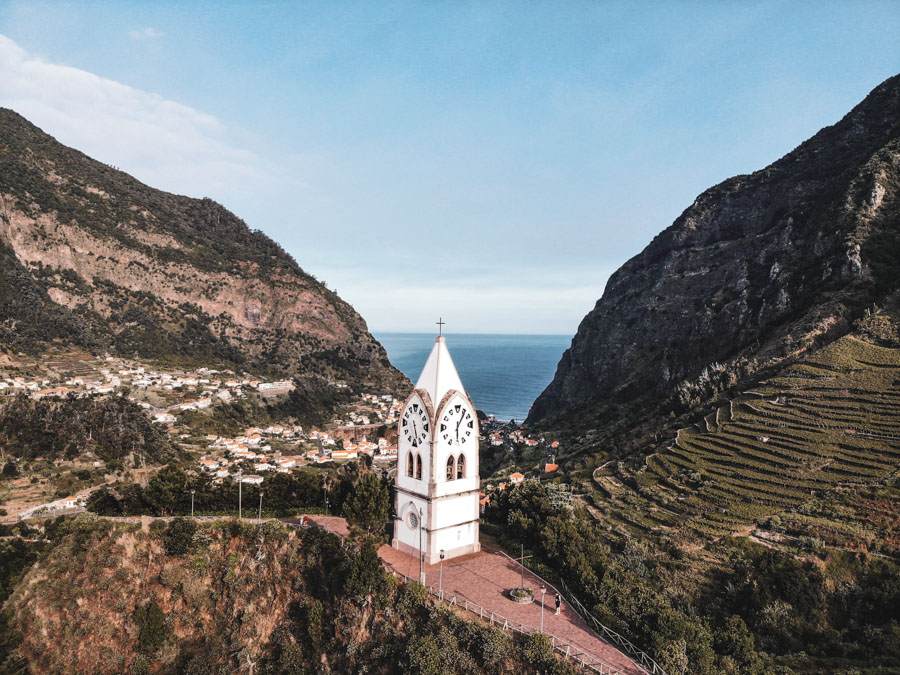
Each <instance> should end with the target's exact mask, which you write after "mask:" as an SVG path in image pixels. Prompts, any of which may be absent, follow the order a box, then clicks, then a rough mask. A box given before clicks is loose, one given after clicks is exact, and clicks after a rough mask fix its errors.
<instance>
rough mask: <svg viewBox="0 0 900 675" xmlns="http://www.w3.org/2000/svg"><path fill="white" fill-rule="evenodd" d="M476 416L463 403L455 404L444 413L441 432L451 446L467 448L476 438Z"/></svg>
mask: <svg viewBox="0 0 900 675" xmlns="http://www.w3.org/2000/svg"><path fill="white" fill-rule="evenodd" d="M476 431H477V427H476V426H475V416H474V415H473V414H472V413H471V412H470V411H469V409H468V408H467V407H466V406H465V405H463V404H462V403H454V404H453V405H451V406H450V407H449V408H447V410H445V411H444V416H443V417H442V418H441V426H440V429H439V432H440V434H441V438H442V439H443V440H444V441H445V442H446V443H448V444H450V445H451V446H461V447H465V446H466V444H467V443H468V444H471V443H472V441H473V439H474V438H476V437H477V436H476Z"/></svg>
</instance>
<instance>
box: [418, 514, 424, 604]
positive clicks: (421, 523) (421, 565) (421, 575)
mask: <svg viewBox="0 0 900 675" xmlns="http://www.w3.org/2000/svg"><path fill="white" fill-rule="evenodd" d="M424 515H425V514H424V513H423V512H422V507H421V506H420V507H419V583H420V584H422V585H423V586H424V585H425V551H423V550H422V530H424V529H425V523H424V521H423V520H422V518H423V516H424Z"/></svg>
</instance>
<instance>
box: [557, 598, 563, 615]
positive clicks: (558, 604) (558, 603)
mask: <svg viewBox="0 0 900 675" xmlns="http://www.w3.org/2000/svg"><path fill="white" fill-rule="evenodd" d="M560 609H562V596H561V595H560V594H559V593H557V594H556V615H557V616H559V610H560Z"/></svg>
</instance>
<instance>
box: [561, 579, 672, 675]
mask: <svg viewBox="0 0 900 675" xmlns="http://www.w3.org/2000/svg"><path fill="white" fill-rule="evenodd" d="M560 585H561V586H562V587H563V590H564V591H565V593H563V594H562V595H563V597H564V598H565V599H566V600H568V602H569V605H571V606H572V607H573V608H574V609H575V611H576V612H578V614H579V615H581V617H582V618H583V619H584V620H585V621H587V622H588V625H590V626H591V627H592V628H593V629H594V631H595V632H596V633H597V634H598V635H599V636H600V637H601V638H602V639H603V640H604V641H605V642H608V643H609V644H611V645H613V646H614V647H618V648H619V649H621V650H622V651H623V652H624V653H625V654H627V655H628V656H629V657H631V658H632V659H634V661H635V662H636V663H637V664H638V665H639V666H640V667H641V668H643V669H644V670H645V671H646V672H648V673H649V674H650V675H666V671H664V670H663V669H662V667H661V666H660V665H659V664H658V663H657V662H656V661H654V660H653V659H652V658H650V656H649V655H648V654H647V653H646V652H644V651H643V650H641V649H638V648H637V647H636V646H635V645H634V643H633V642H631V640H629V639H628V638H626V637H624V636H622V635H619V634H618V633H617V632H616V631H614V630H613V629H611V628H607V627H606V626H604V625H603V624H602V623H600V622H599V621H598V620H597V618H596V617H595V616H594V615H593V614H591V613H590V612H589V611H587V609H586V608H585V606H584V605H582V604H581V603H580V602H579V601H578V598H576V597H575V595H574V594H573V593H572V591H570V590H569V587H568V586H566V582H565V581H562V580H560Z"/></svg>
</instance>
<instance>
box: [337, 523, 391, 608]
mask: <svg viewBox="0 0 900 675" xmlns="http://www.w3.org/2000/svg"><path fill="white" fill-rule="evenodd" d="M390 581H391V577H390V576H389V575H388V573H387V572H385V570H384V565H382V563H381V558H379V557H378V549H377V548H376V546H375V540H374V539H373V538H371V537H369V538H367V539H366V540H365V541H364V542H363V543H362V546H360V548H359V553H357V554H356V555H354V556H353V558H352V560H351V561H350V570H349V572H348V574H347V578H346V580H345V582H344V592H345V593H346V594H347V595H348V596H351V597H357V598H367V597H368V596H370V595H375V596H377V597H382V596H384V595H385V594H386V593H387V591H388V589H389V587H390V586H389V585H390Z"/></svg>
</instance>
